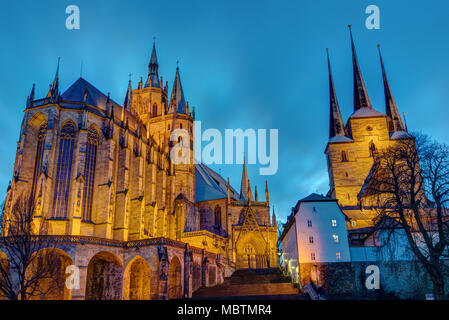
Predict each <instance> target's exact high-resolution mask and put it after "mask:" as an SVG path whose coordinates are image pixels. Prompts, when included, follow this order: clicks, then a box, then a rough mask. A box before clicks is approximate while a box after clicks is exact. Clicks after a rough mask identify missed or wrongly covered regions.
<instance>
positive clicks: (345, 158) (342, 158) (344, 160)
mask: <svg viewBox="0 0 449 320" xmlns="http://www.w3.org/2000/svg"><path fill="white" fill-rule="evenodd" d="M341 161H342V162H346V161H348V154H347V153H346V151H345V150H342V151H341Z"/></svg>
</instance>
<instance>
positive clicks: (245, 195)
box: [240, 156, 252, 200]
mask: <svg viewBox="0 0 449 320" xmlns="http://www.w3.org/2000/svg"><path fill="white" fill-rule="evenodd" d="M240 199H241V200H252V193H251V186H250V184H249V178H248V171H246V161H245V156H243V172H242V184H241V185H240Z"/></svg>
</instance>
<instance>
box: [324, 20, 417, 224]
mask: <svg viewBox="0 0 449 320" xmlns="http://www.w3.org/2000/svg"><path fill="white" fill-rule="evenodd" d="M349 28H350V27H349ZM349 32H350V40H351V50H352V65H353V79H354V84H353V90H354V101H353V113H352V114H351V116H350V117H349V119H348V121H347V123H346V126H344V127H343V125H340V124H341V123H342V121H343V120H342V117H341V113H340V108H339V105H338V101H337V96H336V92H335V87H334V82H333V77H332V73H331V68H330V62H329V55H328V69H329V91H330V122H329V141H328V144H327V147H326V150H325V154H326V157H327V165H328V173H329V182H330V190H329V195H330V196H331V197H333V198H336V199H338V201H339V204H340V205H341V206H342V207H343V210H345V213H346V214H347V215H348V216H350V217H352V218H353V219H354V220H365V219H366V222H367V221H368V220H369V208H366V207H364V191H365V189H366V185H367V183H368V182H369V178H370V176H371V174H372V172H373V170H375V167H374V160H373V159H374V156H375V154H376V152H377V150H380V149H384V148H387V147H389V146H391V145H392V144H393V143H394V141H395V140H396V139H404V138H411V135H409V134H408V133H407V132H405V131H404V126H403V124H402V121H401V118H400V116H399V111H398V109H397V106H396V103H395V101H394V99H393V95H392V92H391V89H390V85H389V83H388V80H387V76H386V72H385V68H384V64H383V60H382V56H381V55H380V62H381V68H382V75H383V82H384V88H385V113H386V114H383V113H381V112H379V111H377V110H375V109H374V108H373V106H372V104H371V101H370V99H369V96H368V90H367V88H366V85H365V82H364V80H363V76H362V72H361V69H360V66H359V62H358V58H357V54H356V49H355V44H354V39H353V36H352V32H351V28H350V29H349ZM379 54H380V51H379ZM367 213H368V214H367ZM359 226H360V225H359Z"/></svg>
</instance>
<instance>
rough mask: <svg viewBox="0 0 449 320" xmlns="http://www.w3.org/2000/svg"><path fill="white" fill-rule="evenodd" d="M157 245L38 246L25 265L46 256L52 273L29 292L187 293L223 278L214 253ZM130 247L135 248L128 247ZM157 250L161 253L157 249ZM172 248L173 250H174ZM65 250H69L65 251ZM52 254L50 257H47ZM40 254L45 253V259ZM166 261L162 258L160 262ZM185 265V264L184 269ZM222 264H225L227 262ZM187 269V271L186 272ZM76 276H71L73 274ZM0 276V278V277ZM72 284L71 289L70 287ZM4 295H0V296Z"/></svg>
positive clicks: (95, 295) (58, 295) (72, 295)
mask: <svg viewBox="0 0 449 320" xmlns="http://www.w3.org/2000/svg"><path fill="white" fill-rule="evenodd" d="M167 247H168V248H169V249H168V250H165V251H164V250H160V249H159V248H158V247H156V246H149V247H141V248H139V250H136V251H135V252H136V253H133V252H127V250H126V249H125V250H121V249H111V250H107V248H104V249H106V250H102V249H101V248H97V247H96V246H95V245H90V244H84V245H77V246H75V247H69V246H65V247H64V250H66V251H67V252H66V251H64V250H62V249H59V248H48V249H42V250H40V251H39V252H37V253H36V257H37V258H36V259H35V260H34V261H35V262H34V263H33V265H32V267H31V268H30V271H29V275H30V276H31V275H32V274H33V272H35V270H38V269H39V268H40V267H42V266H43V265H44V263H48V262H49V261H53V262H52V263H53V264H54V265H55V267H54V268H53V269H52V270H54V275H53V276H51V277H48V278H46V279H44V280H40V282H39V287H40V288H41V290H40V291H41V292H42V294H39V295H36V296H33V297H29V298H30V299H35V300H37V299H39V300H71V299H76V300H82V299H86V300H121V299H123V300H152V299H157V300H160V299H162V300H163V299H182V298H184V297H191V295H192V293H193V292H194V291H196V290H198V289H199V288H200V287H202V286H213V285H216V284H219V283H221V282H222V281H223V280H224V273H225V269H223V266H224V265H222V264H221V263H219V260H216V259H217V258H219V256H217V255H214V254H210V253H207V252H205V251H204V250H203V251H201V250H198V249H193V250H195V251H194V252H195V253H194V254H192V251H190V250H188V249H186V248H184V247H181V248H179V247H176V248H173V247H170V246H169V245H167ZM133 250H135V249H133ZM159 251H160V252H162V253H164V252H165V253H164V254H165V256H163V255H162V256H161V255H159ZM175 251H176V253H175ZM69 253H70V254H69ZM49 257H51V258H49ZM44 258H45V259H44ZM164 261H166V263H163V262H164ZM0 263H1V264H2V265H7V266H9V259H8V256H7V255H6V254H5V253H4V252H2V251H0ZM69 266H75V267H76V268H77V269H78V272H79V274H78V276H79V277H78V279H79V283H78V286H77V285H76V284H75V285H74V286H73V287H70V286H69V285H67V283H70V284H73V282H71V280H70V281H69V280H68V279H69V278H68V276H69V275H70V274H71V273H70V272H68V271H67V270H71V268H68V267H69ZM186 268H187V269H186ZM226 268H227V267H226ZM185 270H188V272H185ZM75 278H76V277H75ZM0 280H1V279H0ZM72 288H73V289H72ZM2 299H4V297H3V296H1V295H0V300H2Z"/></svg>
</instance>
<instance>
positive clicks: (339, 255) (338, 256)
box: [335, 252, 341, 260]
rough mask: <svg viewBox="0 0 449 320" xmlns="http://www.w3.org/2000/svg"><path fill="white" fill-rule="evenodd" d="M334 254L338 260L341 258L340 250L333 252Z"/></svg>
mask: <svg viewBox="0 0 449 320" xmlns="http://www.w3.org/2000/svg"><path fill="white" fill-rule="evenodd" d="M335 256H336V258H337V260H340V259H341V254H340V252H337V253H336V254H335Z"/></svg>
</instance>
